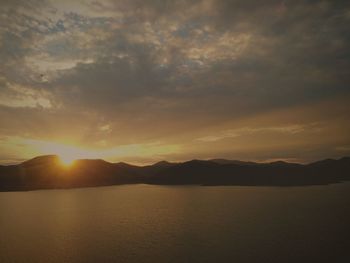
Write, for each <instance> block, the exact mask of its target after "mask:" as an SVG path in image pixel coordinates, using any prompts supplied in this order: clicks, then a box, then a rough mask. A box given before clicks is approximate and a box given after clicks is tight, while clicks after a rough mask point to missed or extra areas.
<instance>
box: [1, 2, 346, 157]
mask: <svg viewBox="0 0 350 263" xmlns="http://www.w3.org/2000/svg"><path fill="white" fill-rule="evenodd" d="M349 25H350V1H338V0H337V1H331V0H329V1H312V0H309V1H299V0H293V1H292V0H291V1H272V0H271V1H270V0H265V1H257V0H256V1H247V0H245V1H235V0H222V1H219V0H188V1H186V0H179V1H173V0H171V1H170V0H122V1H117V0H115V1H112V0H111V1H109V0H103V1H98V0H95V1H74V0H64V1H62V0H48V1H44V0H43V1H42V0H41V1H33V0H23V1H16V0H8V1H6V0H5V1H4V0H0V61H1V63H0V121H1V124H0V163H10V162H16V161H20V160H23V159H27V158H30V157H33V156H36V155H41V154H48V153H58V154H71V155H74V156H75V157H77V158H82V157H84V158H104V159H106V160H109V161H127V162H131V163H149V162H155V161H159V160H161V159H167V160H170V161H178V160H186V159H193V158H201V159H207V158H216V157H220V158H230V159H241V160H260V161H267V160H274V159H285V160H292V161H302V162H308V161H312V160H315V159H322V158H328V157H340V156H345V155H350V122H349V119H350V117H349V116H350V88H349V83H350V81H349V80H350V74H349V69H350V47H349V41H350V29H349V28H350V26H349Z"/></svg>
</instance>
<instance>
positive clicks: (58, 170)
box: [0, 155, 350, 191]
mask: <svg viewBox="0 0 350 263" xmlns="http://www.w3.org/2000/svg"><path fill="white" fill-rule="evenodd" d="M346 180H350V158H349V157H344V158H341V159H339V160H334V159H326V160H322V161H318V162H314V163H310V164H306V165H304V164H296V163H288V162H283V161H277V162H272V163H254V162H243V161H236V160H232V161H231V160H224V159H212V160H208V161H203V160H191V161H188V162H183V163H170V162H166V161H161V162H158V163H155V164H153V165H147V166H135V165H130V164H127V163H122V162H120V163H109V162H106V161H104V160H90V159H89V160H77V161H75V162H74V164H73V165H72V166H71V167H69V168H67V167H64V166H63V165H62V164H61V163H60V160H59V157H58V156H56V155H47V156H39V157H35V158H33V159H30V160H28V161H25V162H23V163H21V164H18V165H7V166H4V165H3V166H0V191H22V190H34V189H51V188H73V187H91V186H103V185H118V184H138V183H145V184H160V185H186V184H196V185H246V186H302V185H322V184H330V183H338V182H342V181H346Z"/></svg>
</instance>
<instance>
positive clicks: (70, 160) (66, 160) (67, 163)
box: [59, 155, 76, 168]
mask: <svg viewBox="0 0 350 263" xmlns="http://www.w3.org/2000/svg"><path fill="white" fill-rule="evenodd" d="M59 158H60V163H61V164H62V165H63V166H64V167H66V168H69V167H71V166H72V165H73V164H74V162H75V160H76V159H75V158H74V157H72V156H69V155H59Z"/></svg>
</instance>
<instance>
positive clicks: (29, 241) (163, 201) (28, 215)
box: [0, 183, 350, 263]
mask: <svg viewBox="0 0 350 263" xmlns="http://www.w3.org/2000/svg"><path fill="white" fill-rule="evenodd" d="M349 197H350V183H342V184H334V185H327V186H309V187H290V188H288V187H285V188H284V187H238V186H222V187H205V186H153V185H124V186H111V187H99V188H81V189H69V190H41V191H31V192H2V193H0V262H2V263H7V262H11V263H12V262H126V263H129V262H237V263H240V262H262V263H264V262H279V263H284V262H350V255H349V248H350V241H349V234H350V227H349V223H350V213H349V210H350V198H349Z"/></svg>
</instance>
